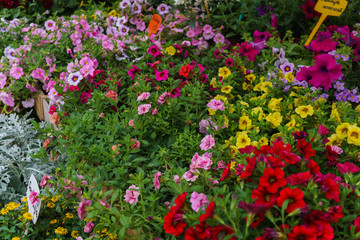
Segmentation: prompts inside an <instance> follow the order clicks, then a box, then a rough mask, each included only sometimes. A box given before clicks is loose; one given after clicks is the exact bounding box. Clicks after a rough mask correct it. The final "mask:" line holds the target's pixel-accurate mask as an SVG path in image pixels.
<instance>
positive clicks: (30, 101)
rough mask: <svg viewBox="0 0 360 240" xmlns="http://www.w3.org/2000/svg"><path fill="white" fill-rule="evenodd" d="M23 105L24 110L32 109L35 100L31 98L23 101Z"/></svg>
mask: <svg viewBox="0 0 360 240" xmlns="http://www.w3.org/2000/svg"><path fill="white" fill-rule="evenodd" d="M21 104H22V105H23V107H24V108H32V107H33V106H34V105H35V100H34V99H33V98H30V99H28V100H26V101H21Z"/></svg>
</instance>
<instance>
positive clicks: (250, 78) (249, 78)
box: [245, 74, 256, 82]
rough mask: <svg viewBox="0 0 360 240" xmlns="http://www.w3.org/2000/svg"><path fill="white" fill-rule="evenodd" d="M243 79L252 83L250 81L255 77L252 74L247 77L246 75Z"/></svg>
mask: <svg viewBox="0 0 360 240" xmlns="http://www.w3.org/2000/svg"><path fill="white" fill-rule="evenodd" d="M245 78H246V79H247V80H248V81H250V82H252V81H254V80H255V79H256V76H255V75H254V74H249V75H246V76H245Z"/></svg>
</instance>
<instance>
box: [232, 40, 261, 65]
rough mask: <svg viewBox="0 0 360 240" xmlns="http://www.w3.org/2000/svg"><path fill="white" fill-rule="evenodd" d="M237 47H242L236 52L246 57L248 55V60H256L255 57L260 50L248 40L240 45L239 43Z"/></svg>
mask: <svg viewBox="0 0 360 240" xmlns="http://www.w3.org/2000/svg"><path fill="white" fill-rule="evenodd" d="M236 46H237V47H240V48H239V49H238V50H236V52H237V53H238V54H240V55H242V56H244V57H248V61H252V62H253V61H255V57H256V55H257V54H258V50H256V49H255V48H254V47H253V46H252V45H251V44H249V43H247V42H243V43H241V44H240V45H239V44H238V43H237V44H236Z"/></svg>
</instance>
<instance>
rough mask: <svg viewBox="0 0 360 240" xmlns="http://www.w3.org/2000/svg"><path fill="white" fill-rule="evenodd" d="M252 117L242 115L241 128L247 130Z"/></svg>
mask: <svg viewBox="0 0 360 240" xmlns="http://www.w3.org/2000/svg"><path fill="white" fill-rule="evenodd" d="M251 123H252V122H251V119H250V118H249V117H248V116H246V115H245V116H242V117H240V119H239V129H241V130H247V129H249V128H250V127H251Z"/></svg>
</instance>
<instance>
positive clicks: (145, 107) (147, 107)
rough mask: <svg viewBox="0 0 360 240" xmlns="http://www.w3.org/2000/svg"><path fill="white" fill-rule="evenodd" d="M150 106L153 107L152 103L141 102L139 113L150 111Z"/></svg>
mask: <svg viewBox="0 0 360 240" xmlns="http://www.w3.org/2000/svg"><path fill="white" fill-rule="evenodd" d="M150 108H151V104H141V105H140V106H139V107H138V109H137V110H138V114H139V115H142V114H144V113H147V112H149V110H150Z"/></svg>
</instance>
